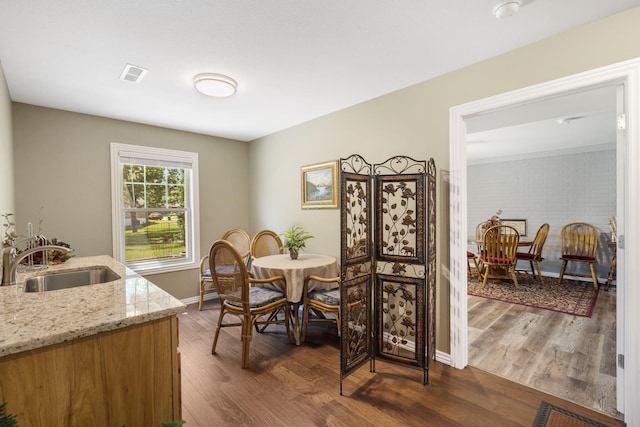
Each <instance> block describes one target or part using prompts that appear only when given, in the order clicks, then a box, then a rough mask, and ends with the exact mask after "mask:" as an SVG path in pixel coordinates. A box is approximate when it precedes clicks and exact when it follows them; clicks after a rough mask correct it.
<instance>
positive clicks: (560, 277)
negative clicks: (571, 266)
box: [558, 260, 567, 285]
mask: <svg viewBox="0 0 640 427" xmlns="http://www.w3.org/2000/svg"><path fill="white" fill-rule="evenodd" d="M565 268H567V261H566V260H563V261H562V267H560V276H559V277H558V285H561V284H562V277H563V276H564V270H565Z"/></svg>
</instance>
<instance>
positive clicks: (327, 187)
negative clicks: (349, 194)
mask: <svg viewBox="0 0 640 427" xmlns="http://www.w3.org/2000/svg"><path fill="white" fill-rule="evenodd" d="M300 178H301V181H302V182H301V188H302V209H336V208H337V207H338V191H339V188H338V161H337V160H334V161H331V162H325V163H317V164H314V165H307V166H302V167H301V168H300Z"/></svg>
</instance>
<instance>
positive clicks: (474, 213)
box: [467, 150, 616, 283]
mask: <svg viewBox="0 0 640 427" xmlns="http://www.w3.org/2000/svg"><path fill="white" fill-rule="evenodd" d="M467 177H468V182H467V197H468V206H469V211H468V213H467V215H468V226H469V229H468V230H467V233H468V236H473V235H474V233H475V226H476V225H477V224H478V223H480V222H482V221H486V220H487V219H488V218H490V217H491V216H492V215H494V214H495V213H496V211H497V210H498V209H502V215H500V217H501V218H505V219H526V220H527V236H526V237H523V238H522V239H523V240H524V239H527V240H533V238H534V237H535V234H536V231H537V230H538V228H539V227H540V226H541V225H542V224H543V223H545V222H547V223H549V226H550V230H549V237H548V238H547V242H546V244H545V247H544V250H543V257H544V258H545V261H544V262H543V263H542V264H541V266H542V270H543V272H546V273H548V274H549V275H556V276H557V274H558V273H559V271H560V265H561V263H560V261H559V257H560V230H561V229H562V227H563V226H564V225H565V224H567V223H570V222H577V221H582V222H588V223H590V224H593V225H595V226H596V228H597V229H598V231H599V232H600V242H599V244H598V265H597V272H598V278H599V279H600V282H601V283H602V282H604V281H605V280H606V277H607V275H608V273H609V264H610V262H611V255H612V254H611V250H610V249H609V248H608V247H607V242H608V240H609V238H610V228H609V225H608V218H609V217H611V216H615V213H616V152H615V150H609V151H596V152H589V153H580V154H569V155H562V156H556V157H542V158H536V159H524V160H512V161H506V162H495V163H487V164H481V165H470V166H469V167H468V169H467ZM572 264H573V265H575V263H572ZM572 264H570V266H571V265H572ZM585 267H586V266H585ZM587 272H588V268H587V269H584V268H582V269H581V273H587Z"/></svg>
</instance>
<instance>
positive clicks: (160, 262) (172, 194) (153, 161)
mask: <svg viewBox="0 0 640 427" xmlns="http://www.w3.org/2000/svg"><path fill="white" fill-rule="evenodd" d="M197 194H198V154H197V153H189V152H185V151H176V150H166V149H159V148H153V147H142V146H136V145H125V144H117V143H112V144H111V203H112V208H113V229H112V230H113V253H114V257H115V258H116V259H117V260H118V261H120V262H122V263H123V264H126V265H127V267H129V268H131V269H133V270H135V271H138V272H145V273H162V272H168V271H176V270H183V269H187V268H195V267H197V266H198V262H199V258H200V257H199V254H198V248H199V239H198V235H197V233H196V230H197V229H198V228H199V227H198V226H199V223H198V199H197Z"/></svg>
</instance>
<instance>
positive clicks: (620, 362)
mask: <svg viewBox="0 0 640 427" xmlns="http://www.w3.org/2000/svg"><path fill="white" fill-rule="evenodd" d="M618 368H620V369H624V354H619V355H618Z"/></svg>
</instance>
